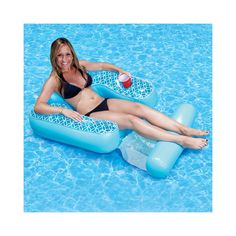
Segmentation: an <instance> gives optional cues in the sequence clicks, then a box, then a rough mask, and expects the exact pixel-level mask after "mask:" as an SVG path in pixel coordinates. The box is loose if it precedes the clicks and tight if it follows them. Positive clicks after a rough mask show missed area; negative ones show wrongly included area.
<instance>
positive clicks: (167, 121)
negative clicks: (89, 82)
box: [108, 99, 208, 136]
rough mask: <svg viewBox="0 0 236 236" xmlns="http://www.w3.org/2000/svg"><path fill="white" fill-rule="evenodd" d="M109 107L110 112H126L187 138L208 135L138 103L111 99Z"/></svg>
mask: <svg viewBox="0 0 236 236" xmlns="http://www.w3.org/2000/svg"><path fill="white" fill-rule="evenodd" d="M108 106H109V110H110V111H114V112H124V113H127V114H131V115H134V116H138V117H140V118H143V119H146V120H147V121H148V122H150V123H151V124H153V125H154V126H157V127H160V128H162V129H165V130H170V131H173V132H176V133H179V134H182V135H187V136H203V135H207V134H208V132H207V131H203V130H197V129H192V128H188V127H186V126H184V125H182V124H181V123H179V122H177V121H175V120H173V119H171V118H170V117H168V116H166V115H164V114H163V113H161V112H159V111H157V110H154V109H152V108H150V107H148V106H145V105H143V104H140V103H137V102H130V101H126V100H121V99H109V100H108Z"/></svg>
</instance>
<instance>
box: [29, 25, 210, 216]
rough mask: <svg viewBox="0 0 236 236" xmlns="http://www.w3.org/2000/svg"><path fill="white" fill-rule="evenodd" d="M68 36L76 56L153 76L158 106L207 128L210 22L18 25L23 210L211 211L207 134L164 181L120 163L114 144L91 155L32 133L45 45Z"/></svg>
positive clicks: (46, 69) (45, 70)
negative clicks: (181, 109) (189, 108)
mask: <svg viewBox="0 0 236 236" xmlns="http://www.w3.org/2000/svg"><path fill="white" fill-rule="evenodd" d="M58 37H66V38H68V39H69V40H70V41H71V42H72V44H73V46H74V48H75V50H76V52H77V55H78V57H79V58H81V59H86V60H91V61H107V62H111V63H114V64H116V65H118V66H120V67H122V68H124V69H125V70H127V71H130V72H131V73H132V74H133V75H135V76H138V77H143V78H145V79H148V80H150V81H152V82H153V84H154V85H155V86H156V88H157V91H158V97H159V102H158V104H157V105H156V108H157V109H158V110H160V111H162V112H164V113H165V114H167V115H171V114H172V113H173V112H174V110H175V109H176V107H177V106H178V105H179V104H180V103H184V102H188V103H191V104H193V105H194V106H195V107H196V109H197V112H198V115H197V117H196V120H195V122H194V127H196V128H200V129H207V130H210V131H211V130H212V26H211V25H207V24H202V25H197V24H193V25H186V24H181V25H172V24H167V25H165V24H160V25H158V24H55V25H52V24H26V25H25V26H24V210H25V211H26V212H210V211H212V135H210V136H209V137H208V139H209V146H208V147H207V148H205V149H204V150H202V151H194V150H185V151H184V152H183V154H182V155H181V157H180V158H179V160H178V161H177V163H176V165H175V167H174V169H173V170H172V171H171V173H170V175H169V176H168V177H167V178H166V179H161V180H156V179H153V178H152V177H150V176H149V175H148V174H147V173H146V172H144V171H142V170H139V169H137V168H135V167H133V166H131V165H129V164H128V163H126V162H125V161H124V160H123V158H122V156H121V152H120V151H119V150H115V151H113V152H112V153H110V154H97V153H93V152H89V151H86V150H82V149H79V148H75V147H72V146H68V145H63V144H60V143H57V142H53V141H49V140H46V139H42V138H41V137H39V136H36V135H35V134H33V132H32V130H31V128H30V125H29V120H28V115H29V113H30V111H31V109H32V108H33V105H34V103H35V101H36V98H37V96H38V94H39V93H40V90H41V88H42V85H43V83H44V81H45V80H46V79H47V78H48V76H49V74H50V72H51V66H50V60H49V53H50V45H51V43H52V41H54V40H55V39H56V38H58Z"/></svg>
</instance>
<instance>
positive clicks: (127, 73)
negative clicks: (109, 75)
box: [119, 69, 132, 78]
mask: <svg viewBox="0 0 236 236" xmlns="http://www.w3.org/2000/svg"><path fill="white" fill-rule="evenodd" d="M119 74H120V75H121V74H125V75H128V76H129V77H130V78H131V77H132V75H131V73H129V72H128V71H125V70H122V69H121V70H119Z"/></svg>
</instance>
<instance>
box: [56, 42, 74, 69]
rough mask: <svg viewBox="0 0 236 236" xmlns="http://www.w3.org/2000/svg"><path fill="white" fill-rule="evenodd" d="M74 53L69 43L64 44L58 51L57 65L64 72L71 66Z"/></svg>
mask: <svg viewBox="0 0 236 236" xmlns="http://www.w3.org/2000/svg"><path fill="white" fill-rule="evenodd" d="M72 60H73V55H72V53H71V50H70V48H69V47H68V46H67V45H62V46H61V47H60V48H59V50H58V52H57V57H56V61H57V65H58V66H59V68H60V69H61V71H62V72H66V71H68V70H69V69H70V68H71V64H72Z"/></svg>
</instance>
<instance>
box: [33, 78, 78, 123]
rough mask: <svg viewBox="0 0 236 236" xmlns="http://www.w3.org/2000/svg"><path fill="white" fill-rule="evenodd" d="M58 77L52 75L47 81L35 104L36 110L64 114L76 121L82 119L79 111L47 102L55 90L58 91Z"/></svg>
mask: <svg viewBox="0 0 236 236" xmlns="http://www.w3.org/2000/svg"><path fill="white" fill-rule="evenodd" d="M57 80H58V79H57V78H56V77H55V76H53V75H51V76H50V78H49V79H48V80H47V81H46V82H45V84H44V86H43V89H42V92H41V94H40V95H39V97H38V99H37V101H36V104H35V106H34V111H35V112H37V113H41V114H63V115H64V116H67V117H69V118H71V119H73V120H74V121H81V120H82V116H81V115H80V114H79V112H77V111H73V110H71V109H67V108H64V107H55V106H50V105H49V104H47V102H48V99H49V98H50V97H51V95H52V93H53V92H54V91H57V92H58V81H57Z"/></svg>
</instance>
